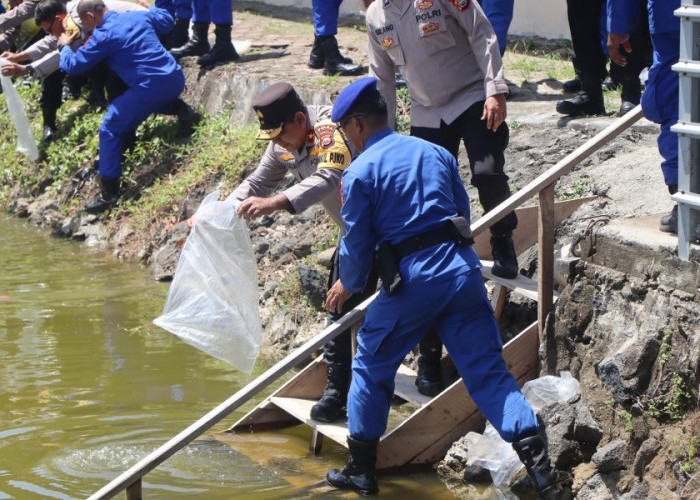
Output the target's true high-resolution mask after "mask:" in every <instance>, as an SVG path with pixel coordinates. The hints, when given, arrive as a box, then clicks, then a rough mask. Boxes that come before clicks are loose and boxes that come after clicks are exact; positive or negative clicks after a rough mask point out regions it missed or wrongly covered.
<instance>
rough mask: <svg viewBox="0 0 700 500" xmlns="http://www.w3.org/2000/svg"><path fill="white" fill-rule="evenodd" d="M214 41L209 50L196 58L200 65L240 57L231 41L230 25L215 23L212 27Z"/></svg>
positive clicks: (228, 60)
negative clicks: (214, 26) (214, 36)
mask: <svg viewBox="0 0 700 500" xmlns="http://www.w3.org/2000/svg"><path fill="white" fill-rule="evenodd" d="M214 33H215V34H216V42H215V43H214V46H213V47H212V48H211V50H210V51H209V52H207V53H206V54H204V55H203V56H202V57H200V58H199V59H197V64H199V65H200V66H213V65H215V64H219V63H226V62H231V61H237V60H239V59H240V58H241V57H240V56H239V55H238V53H237V52H236V49H235V47H234V46H233V42H232V41H231V25H230V24H217V25H216V28H215V29H214Z"/></svg>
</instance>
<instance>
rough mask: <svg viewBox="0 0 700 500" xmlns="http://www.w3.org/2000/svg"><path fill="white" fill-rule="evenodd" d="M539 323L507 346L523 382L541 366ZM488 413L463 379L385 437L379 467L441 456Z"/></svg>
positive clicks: (508, 361) (511, 366) (385, 468)
mask: <svg viewBox="0 0 700 500" xmlns="http://www.w3.org/2000/svg"><path fill="white" fill-rule="evenodd" d="M538 349H539V336H538V332H537V323H533V324H532V325H530V326H529V327H528V328H526V329H525V330H523V331H522V332H521V333H520V334H518V336H516V337H515V338H514V339H513V340H511V341H510V342H508V343H507V344H506V345H505V346H504V348H503V358H504V359H505V360H506V364H507V365H508V367H509V369H510V370H511V372H512V373H513V375H514V376H515V378H516V379H517V380H518V383H519V384H523V383H525V382H526V381H527V380H530V379H532V378H535V377H536V376H537V373H538V370H539V361H538V357H537V352H538ZM483 423H484V417H483V415H482V414H481V412H479V410H478V408H477V407H476V405H475V404H474V402H473V401H472V400H471V398H470V397H469V395H468V393H467V390H466V388H465V386H464V384H463V383H462V381H461V380H459V381H457V382H455V383H454V384H452V385H451V386H450V387H448V388H447V389H446V390H445V391H443V392H442V393H441V394H440V395H439V396H437V397H436V398H434V399H433V400H432V401H431V402H430V403H429V404H427V405H424V406H422V407H421V408H420V409H419V410H418V411H416V412H415V413H414V414H413V415H411V417H409V418H408V419H407V420H405V421H404V422H403V423H402V424H400V425H399V426H397V427H396V428H395V429H394V430H392V431H391V432H389V433H388V434H386V435H385V436H384V437H382V439H381V441H380V443H379V448H378V450H377V468H378V469H379V470H383V471H398V470H401V469H406V468H411V467H415V466H417V465H419V464H429V463H434V462H436V461H438V460H441V459H442V458H443V457H444V456H445V453H446V452H447V450H448V448H449V447H450V446H451V445H452V443H453V442H454V441H456V440H457V439H458V438H460V437H461V436H463V435H464V434H466V433H467V432H469V431H473V430H479V429H480V428H481V427H482V426H483Z"/></svg>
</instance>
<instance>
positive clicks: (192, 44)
mask: <svg viewBox="0 0 700 500" xmlns="http://www.w3.org/2000/svg"><path fill="white" fill-rule="evenodd" d="M208 36H209V23H192V38H190V41H189V42H187V43H186V44H185V45H183V46H182V47H178V48H176V49H173V50H171V51H170V53H171V54H172V55H173V57H174V58H175V59H180V58H181V57H186V56H202V55H204V54H206V53H207V52H209V48H210V47H209V38H208Z"/></svg>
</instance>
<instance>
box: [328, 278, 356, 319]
mask: <svg viewBox="0 0 700 500" xmlns="http://www.w3.org/2000/svg"><path fill="white" fill-rule="evenodd" d="M351 295H352V293H350V292H348V291H347V289H346V288H345V287H344V286H343V284H342V283H341V282H340V280H338V281H336V282H335V283H333V286H332V287H331V289H330V290H328V294H327V295H326V309H328V310H329V311H330V312H332V313H338V314H340V313H341V312H342V310H343V304H345V301H346V300H348V299H349V298H350V296H351Z"/></svg>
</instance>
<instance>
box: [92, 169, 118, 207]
mask: <svg viewBox="0 0 700 500" xmlns="http://www.w3.org/2000/svg"><path fill="white" fill-rule="evenodd" d="M100 183H101V184H102V191H101V193H100V194H99V195H98V196H97V198H95V199H94V200H93V201H91V202H90V203H88V204H87V205H85V211H86V212H87V213H89V214H101V213H102V212H106V211H107V210H111V209H112V208H115V207H116V206H117V202H118V201H119V179H118V178H117V179H115V178H113V177H104V176H102V175H101V176H100Z"/></svg>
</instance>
